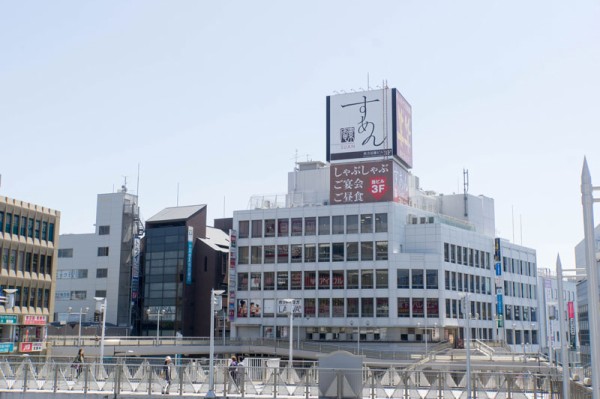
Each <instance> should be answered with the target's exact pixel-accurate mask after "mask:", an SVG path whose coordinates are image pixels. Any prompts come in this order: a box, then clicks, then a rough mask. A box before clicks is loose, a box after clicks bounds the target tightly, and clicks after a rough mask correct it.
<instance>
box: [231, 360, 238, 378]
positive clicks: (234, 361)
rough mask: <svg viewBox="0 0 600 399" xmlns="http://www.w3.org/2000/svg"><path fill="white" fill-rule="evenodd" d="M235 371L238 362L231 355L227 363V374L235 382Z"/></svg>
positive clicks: (236, 370) (236, 371)
mask: <svg viewBox="0 0 600 399" xmlns="http://www.w3.org/2000/svg"><path fill="white" fill-rule="evenodd" d="M237 373H238V362H237V358H236V357H235V356H231V362H230V363H229V375H230V376H231V378H232V379H233V382H235V383H236V384H237Z"/></svg>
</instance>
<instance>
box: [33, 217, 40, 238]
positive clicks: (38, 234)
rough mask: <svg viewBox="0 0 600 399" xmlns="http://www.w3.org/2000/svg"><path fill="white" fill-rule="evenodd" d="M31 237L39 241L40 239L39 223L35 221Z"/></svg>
mask: <svg viewBox="0 0 600 399" xmlns="http://www.w3.org/2000/svg"><path fill="white" fill-rule="evenodd" d="M33 233H34V234H33V236H34V237H35V238H37V239H38V240H39V238H40V221H39V220H36V221H35V230H34V231H33Z"/></svg>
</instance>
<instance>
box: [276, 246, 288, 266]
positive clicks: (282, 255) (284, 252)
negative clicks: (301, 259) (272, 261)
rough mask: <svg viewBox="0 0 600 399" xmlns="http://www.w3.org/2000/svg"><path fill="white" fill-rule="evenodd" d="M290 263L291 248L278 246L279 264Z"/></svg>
mask: <svg viewBox="0 0 600 399" xmlns="http://www.w3.org/2000/svg"><path fill="white" fill-rule="evenodd" d="M289 262H290V254H289V246H287V245H278V246H277V263H289Z"/></svg>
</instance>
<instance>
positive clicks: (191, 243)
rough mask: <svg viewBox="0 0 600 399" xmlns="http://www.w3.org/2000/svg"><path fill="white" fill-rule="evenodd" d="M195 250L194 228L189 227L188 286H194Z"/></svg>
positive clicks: (186, 281) (186, 280)
mask: <svg viewBox="0 0 600 399" xmlns="http://www.w3.org/2000/svg"><path fill="white" fill-rule="evenodd" d="M193 248H194V228H193V227H192V226H188V233H187V262H186V263H187V268H186V273H185V283H186V284H187V285H191V284H192V253H193Z"/></svg>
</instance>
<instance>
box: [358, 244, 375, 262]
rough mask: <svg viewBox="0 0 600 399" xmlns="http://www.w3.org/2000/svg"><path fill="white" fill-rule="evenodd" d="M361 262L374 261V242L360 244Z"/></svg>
mask: <svg viewBox="0 0 600 399" xmlns="http://www.w3.org/2000/svg"><path fill="white" fill-rule="evenodd" d="M360 260H373V242H372V241H363V242H361V243H360Z"/></svg>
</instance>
